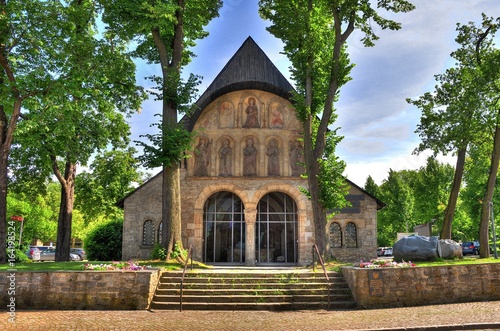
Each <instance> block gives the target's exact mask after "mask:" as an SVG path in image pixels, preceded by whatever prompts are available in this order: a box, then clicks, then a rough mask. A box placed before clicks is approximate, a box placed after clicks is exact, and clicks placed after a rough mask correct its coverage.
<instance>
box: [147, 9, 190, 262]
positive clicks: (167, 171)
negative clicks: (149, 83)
mask: <svg viewBox="0 0 500 331" xmlns="http://www.w3.org/2000/svg"><path fill="white" fill-rule="evenodd" d="M177 5H178V6H179V9H178V10H177V12H176V18H177V22H176V23H175V26H174V37H173V39H172V44H171V45H169V46H168V47H167V45H165V43H164V41H163V39H162V38H161V33H160V30H159V29H158V28H154V29H153V30H152V36H153V40H154V43H155V46H156V49H157V50H158V54H159V56H160V65H161V68H162V75H163V82H164V83H163V107H162V119H163V127H162V132H163V134H164V135H165V132H166V130H168V129H169V128H174V127H175V126H176V125H177V103H176V101H175V100H177V86H171V85H168V86H167V85H166V82H172V79H169V75H175V76H176V77H180V69H181V63H182V54H183V51H184V42H183V40H184V25H183V15H184V7H185V5H184V0H177ZM168 49H170V50H171V55H169V54H168V51H167V50H168ZM173 81H175V80H173ZM162 148H169V147H168V146H162ZM162 191H163V192H162V222H163V229H164V231H163V234H162V237H163V238H162V239H163V240H162V242H163V247H165V248H166V249H167V254H166V255H167V259H169V258H170V257H171V254H172V252H173V250H174V249H175V245H176V244H177V246H178V248H179V249H182V248H183V247H182V238H181V231H182V230H181V229H182V220H181V199H180V169H179V165H178V164H177V162H166V163H164V164H163V184H162Z"/></svg>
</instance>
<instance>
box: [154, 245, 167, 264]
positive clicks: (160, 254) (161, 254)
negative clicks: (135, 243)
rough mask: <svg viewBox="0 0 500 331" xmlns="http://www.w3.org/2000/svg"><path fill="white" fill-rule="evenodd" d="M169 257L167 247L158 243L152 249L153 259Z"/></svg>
mask: <svg viewBox="0 0 500 331" xmlns="http://www.w3.org/2000/svg"><path fill="white" fill-rule="evenodd" d="M166 258H167V249H166V248H164V247H161V245H160V244H158V243H156V244H155V245H154V246H153V250H152V251H151V260H165V259H166Z"/></svg>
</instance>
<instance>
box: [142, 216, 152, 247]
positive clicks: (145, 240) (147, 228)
mask: <svg viewBox="0 0 500 331" xmlns="http://www.w3.org/2000/svg"><path fill="white" fill-rule="evenodd" d="M154 243H155V224H154V222H153V221H151V220H147V221H146V222H144V224H143V226H142V245H144V246H153V245H154Z"/></svg>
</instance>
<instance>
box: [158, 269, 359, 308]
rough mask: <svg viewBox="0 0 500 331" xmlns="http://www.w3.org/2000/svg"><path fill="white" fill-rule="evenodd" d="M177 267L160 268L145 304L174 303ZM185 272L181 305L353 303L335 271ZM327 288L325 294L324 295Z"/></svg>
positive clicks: (176, 302)
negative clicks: (167, 270)
mask: <svg viewBox="0 0 500 331" xmlns="http://www.w3.org/2000/svg"><path fill="white" fill-rule="evenodd" d="M181 277H182V274H181V273H179V272H164V273H163V274H162V275H161V276H160V280H159V283H158V285H157V289H156V292H155V295H154V297H153V301H152V302H151V304H150V309H166V310H168V309H180V306H179V305H180V304H179V302H180V282H181ZM329 277H330V286H329V285H328V282H327V280H326V278H325V276H324V274H317V273H311V272H309V273H305V272H303V273H290V272H283V273H280V272H276V271H275V272H269V273H267V272H260V273H237V271H236V274H235V271H233V272H192V273H191V272H190V273H187V274H186V275H185V278H184V281H183V291H182V293H183V296H182V302H183V306H182V307H183V309H187V310H189V309H210V310H256V309H260V310H293V309H295V310H296V309H326V308H327V307H328V300H330V309H352V308H355V307H356V302H355V301H354V299H353V297H352V294H351V292H350V290H349V287H348V285H347V283H346V282H345V281H344V279H343V278H342V275H341V274H339V273H330V274H329ZM328 293H330V298H329V296H328Z"/></svg>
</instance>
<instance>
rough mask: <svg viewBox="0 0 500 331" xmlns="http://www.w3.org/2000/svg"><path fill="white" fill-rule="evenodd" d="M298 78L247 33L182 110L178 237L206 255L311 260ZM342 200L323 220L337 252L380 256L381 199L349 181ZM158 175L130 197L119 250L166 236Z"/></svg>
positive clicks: (129, 252) (237, 261)
mask: <svg viewBox="0 0 500 331" xmlns="http://www.w3.org/2000/svg"><path fill="white" fill-rule="evenodd" d="M291 90H292V87H291V86H290V85H289V83H288V82H286V79H284V77H283V76H282V75H281V73H279V71H278V70H277V69H276V68H275V67H274V65H273V64H272V63H271V62H270V61H269V59H268V58H267V56H266V55H265V54H264V53H263V52H262V50H261V49H260V48H259V47H258V46H257V45H256V44H255V43H254V42H253V40H252V39H251V38H249V39H247V41H245V43H244V44H243V46H242V47H241V48H240V50H238V52H237V53H236V54H235V55H234V56H233V58H232V59H231V60H230V61H229V62H228V64H227V65H226V67H225V68H224V69H223V71H222V72H221V73H220V74H219V75H218V76H217V78H216V79H215V81H214V82H213V83H212V85H211V86H210V87H209V88H208V89H207V91H206V92H205V93H204V94H203V95H202V97H201V98H200V99H199V101H198V103H197V104H198V106H199V111H198V112H196V113H195V114H194V115H192V116H191V117H189V118H185V119H184V123H185V125H186V126H187V127H188V128H189V129H190V130H191V131H192V132H194V133H195V140H194V146H193V151H192V152H190V153H191V154H190V157H189V158H187V159H186V161H185V162H184V163H183V165H182V167H181V204H182V205H181V207H182V237H183V244H184V245H185V246H186V247H187V246H189V245H193V246H194V257H195V259H197V260H200V261H203V262H205V263H207V264H231V265H247V266H254V265H274V264H280V265H306V264H309V263H311V261H312V246H313V244H314V242H315V241H314V226H313V223H312V221H313V220H312V211H311V204H310V201H309V200H308V198H307V197H306V196H305V195H304V194H303V193H301V188H307V179H304V178H302V177H301V175H302V174H303V173H304V172H305V170H304V168H303V164H302V162H303V157H304V156H303V147H302V143H301V131H302V130H301V123H300V121H299V120H298V119H297V117H296V113H295V110H294V107H293V105H292V104H291V103H290V94H289V92H290V91H291ZM347 182H348V183H349V185H350V187H351V188H350V192H349V195H348V196H347V198H348V200H349V201H350V202H351V207H349V208H346V209H344V210H342V211H340V213H336V215H335V216H334V217H333V218H332V219H331V221H330V223H329V224H326V225H325V226H326V227H327V229H328V230H329V231H330V253H331V255H332V256H333V257H335V258H337V259H339V260H356V259H360V258H364V259H367V258H371V257H375V256H376V248H377V240H376V236H377V210H378V209H380V208H381V207H382V206H383V204H382V203H381V202H380V201H378V200H377V199H376V198H374V197H372V196H370V195H369V194H367V193H366V192H365V191H363V190H362V189H361V188H359V187H357V186H356V185H354V184H353V183H351V182H349V181H348V180H347ZM161 186H162V177H161V175H160V174H159V175H157V176H155V177H154V178H152V179H151V180H150V181H148V182H147V183H145V184H144V185H142V186H141V187H139V188H138V189H137V190H135V191H134V192H133V193H132V194H130V195H129V196H127V197H125V198H124V199H123V200H122V201H121V202H120V204H121V205H122V206H123V208H124V210H125V221H124V227H123V250H122V258H123V259H129V258H134V259H137V258H140V259H147V258H149V257H150V254H151V251H152V248H153V245H154V244H155V243H158V242H159V241H160V238H161V229H162V226H161Z"/></svg>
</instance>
